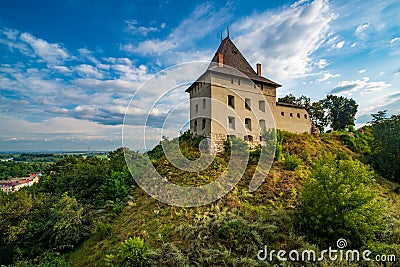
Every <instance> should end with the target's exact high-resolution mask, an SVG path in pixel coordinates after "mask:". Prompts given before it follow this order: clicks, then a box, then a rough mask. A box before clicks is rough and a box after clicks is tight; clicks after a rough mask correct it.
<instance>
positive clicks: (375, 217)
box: [295, 154, 385, 246]
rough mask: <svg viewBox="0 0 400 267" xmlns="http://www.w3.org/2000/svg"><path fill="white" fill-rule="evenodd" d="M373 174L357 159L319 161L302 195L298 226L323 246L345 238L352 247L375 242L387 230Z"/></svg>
mask: <svg viewBox="0 0 400 267" xmlns="http://www.w3.org/2000/svg"><path fill="white" fill-rule="evenodd" d="M377 195H378V190H377V184H376V182H375V179H374V173H373V172H372V171H371V170H369V168H368V167H367V166H365V165H364V164H362V163H361V162H360V161H358V160H352V159H349V160H337V159H336V158H335V157H334V156H333V155H332V154H328V155H326V156H325V157H324V158H322V159H319V160H318V161H317V162H316V164H315V165H314V167H313V170H312V172H311V174H310V176H309V177H308V180H307V181H306V183H305V185H304V187H303V190H302V192H301V197H300V199H299V201H300V207H299V209H298V211H297V214H296V219H295V225H296V228H297V230H298V231H300V233H301V234H303V235H307V236H308V237H309V238H310V239H311V240H312V241H314V242H317V243H321V244H324V245H328V244H332V243H333V242H336V240H337V239H339V238H345V239H347V240H348V241H349V243H350V244H351V245H353V246H361V245H365V244H367V243H368V242H371V241H372V242H373V241H374V240H375V239H376V238H377V237H378V236H379V235H380V234H381V233H382V232H383V229H384V226H385V225H384V221H383V219H382V214H383V207H382V206H381V205H380V203H379V202H378V201H377V198H376V197H377Z"/></svg>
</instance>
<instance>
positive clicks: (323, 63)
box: [314, 59, 330, 69]
mask: <svg viewBox="0 0 400 267" xmlns="http://www.w3.org/2000/svg"><path fill="white" fill-rule="evenodd" d="M314 65H315V66H316V67H317V68H319V69H323V68H325V67H327V66H329V65H330V63H329V62H328V61H327V60H326V59H320V60H318V61H316V62H314Z"/></svg>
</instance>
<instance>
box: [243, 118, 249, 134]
mask: <svg viewBox="0 0 400 267" xmlns="http://www.w3.org/2000/svg"><path fill="white" fill-rule="evenodd" d="M244 126H245V127H246V129H247V130H250V131H251V119H250V118H246V119H244Z"/></svg>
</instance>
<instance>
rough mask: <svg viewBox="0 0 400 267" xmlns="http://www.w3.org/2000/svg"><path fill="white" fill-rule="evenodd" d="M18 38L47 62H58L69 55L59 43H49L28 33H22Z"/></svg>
mask: <svg viewBox="0 0 400 267" xmlns="http://www.w3.org/2000/svg"><path fill="white" fill-rule="evenodd" d="M20 39H21V40H22V41H24V42H26V43H27V44H29V45H30V46H31V47H32V48H33V50H34V52H35V54H36V55H38V56H39V57H41V58H43V59H44V60H45V61H46V62H47V63H50V64H59V63H61V62H63V61H64V60H66V59H68V58H69V57H70V55H69V54H68V52H67V51H66V50H65V49H64V48H62V46H61V45H60V44H50V43H48V42H47V41H45V40H42V39H39V38H36V37H35V36H33V35H31V34H30V33H26V32H24V33H22V34H21V36H20Z"/></svg>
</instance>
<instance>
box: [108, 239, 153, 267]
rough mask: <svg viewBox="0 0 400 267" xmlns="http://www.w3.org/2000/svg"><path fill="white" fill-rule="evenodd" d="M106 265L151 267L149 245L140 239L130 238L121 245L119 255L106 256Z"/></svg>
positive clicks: (113, 266) (114, 266)
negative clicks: (148, 257) (148, 256)
mask: <svg viewBox="0 0 400 267" xmlns="http://www.w3.org/2000/svg"><path fill="white" fill-rule="evenodd" d="M106 265H107V266H112V267H116V266H121V267H136V266H137V267H142V266H149V262H148V259H147V245H146V244H145V243H144V240H143V239H142V238H140V237H134V238H131V237H130V238H128V239H127V240H125V241H124V242H122V243H121V247H120V248H119V250H118V253H117V255H114V254H109V255H107V256H106Z"/></svg>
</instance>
